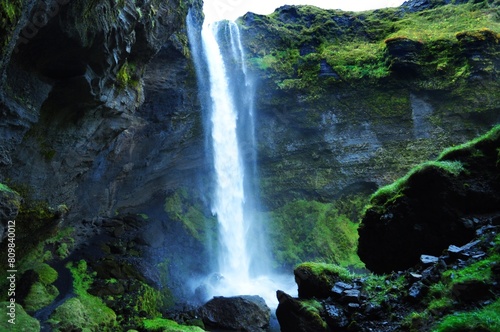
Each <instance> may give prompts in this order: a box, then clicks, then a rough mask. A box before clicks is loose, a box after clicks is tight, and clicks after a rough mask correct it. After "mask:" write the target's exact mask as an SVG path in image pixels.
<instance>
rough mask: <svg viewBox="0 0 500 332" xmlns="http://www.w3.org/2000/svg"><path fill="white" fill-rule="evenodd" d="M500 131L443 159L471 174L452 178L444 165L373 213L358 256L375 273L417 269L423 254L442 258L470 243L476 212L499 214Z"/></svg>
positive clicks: (420, 175)
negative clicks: (449, 250)
mask: <svg viewBox="0 0 500 332" xmlns="http://www.w3.org/2000/svg"><path fill="white" fill-rule="evenodd" d="M499 132H500V130H499V128H495V129H493V130H492V131H491V132H490V133H489V134H488V138H485V139H483V140H481V141H479V142H478V143H476V144H475V145H474V146H472V147H469V148H464V149H459V150H454V151H450V152H449V153H447V154H445V155H444V156H443V157H441V160H442V161H460V162H461V163H462V164H463V165H464V166H465V167H466V170H465V171H463V172H460V173H459V174H458V175H453V174H451V173H449V172H447V171H445V170H444V169H441V168H439V167H426V168H424V169H422V170H421V171H418V172H416V173H414V174H412V175H411V176H410V177H409V178H408V180H407V181H406V184H405V185H404V189H402V190H401V191H400V192H399V193H398V197H390V198H387V200H386V201H383V202H379V203H380V205H377V204H375V205H376V206H374V207H372V208H371V209H369V210H368V211H367V212H366V214H365V216H364V218H363V221H362V225H361V227H360V229H359V235H360V237H359V248H358V254H359V256H360V258H361V259H362V260H363V261H364V262H365V264H366V267H367V268H368V269H370V270H372V271H373V272H375V273H385V272H391V271H397V270H401V269H405V268H408V267H410V266H413V265H415V264H416V263H417V262H418V260H419V257H420V256H421V255H422V254H428V255H435V256H439V255H440V254H441V252H442V251H443V250H445V249H446V248H448V246H449V245H451V244H454V245H465V244H466V243H467V242H469V241H470V240H471V239H472V238H473V237H474V236H475V235H476V228H479V227H480V226H481V222H480V221H478V222H477V223H476V222H472V223H470V222H466V221H467V220H468V219H467V218H465V217H466V215H470V214H471V213H476V214H484V213H490V214H493V215H496V214H497V213H498V207H499V206H500V182H499V181H498V180H499V178H500V172H499V169H498V166H497V158H498V152H497V149H498V147H499V146H500V134H499ZM388 200H391V202H388Z"/></svg>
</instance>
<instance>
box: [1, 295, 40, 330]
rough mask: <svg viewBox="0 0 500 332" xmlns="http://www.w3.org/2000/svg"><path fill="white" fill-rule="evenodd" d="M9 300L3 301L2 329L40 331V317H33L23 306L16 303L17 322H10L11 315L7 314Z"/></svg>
mask: <svg viewBox="0 0 500 332" xmlns="http://www.w3.org/2000/svg"><path fill="white" fill-rule="evenodd" d="M9 305H10V303H9V302H1V303H0V307H1V308H2V310H3V315H2V316H3V317H2V319H0V330H1V331H10V332H37V331H40V322H39V321H38V319H36V318H33V317H31V316H30V315H28V314H27V313H26V311H24V309H23V307H22V306H20V305H19V304H15V313H16V314H15V320H14V321H13V322H14V323H15V324H11V323H9V321H8V320H9V319H11V317H10V316H7V315H6V313H7V309H6V308H7V307H8V306H9Z"/></svg>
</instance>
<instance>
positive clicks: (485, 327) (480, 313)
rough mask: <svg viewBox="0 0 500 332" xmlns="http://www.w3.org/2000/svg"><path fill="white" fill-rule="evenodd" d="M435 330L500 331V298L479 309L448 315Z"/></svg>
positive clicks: (445, 331)
mask: <svg viewBox="0 0 500 332" xmlns="http://www.w3.org/2000/svg"><path fill="white" fill-rule="evenodd" d="M433 331H434V332H452V331H457V332H458V331H491V332H498V331H500V299H497V300H496V301H495V302H493V303H492V304H490V305H487V306H484V307H483V308H479V309H477V310H473V311H470V312H462V313H453V314H450V315H447V316H446V317H444V319H443V320H442V321H441V322H440V323H439V324H438V325H437V327H436V328H435V329H434V330H433Z"/></svg>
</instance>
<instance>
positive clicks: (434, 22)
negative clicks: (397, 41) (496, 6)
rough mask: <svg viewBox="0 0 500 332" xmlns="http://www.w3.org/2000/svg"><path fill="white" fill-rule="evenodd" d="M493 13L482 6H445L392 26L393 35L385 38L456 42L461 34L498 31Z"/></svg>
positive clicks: (408, 16)
mask: <svg viewBox="0 0 500 332" xmlns="http://www.w3.org/2000/svg"><path fill="white" fill-rule="evenodd" d="M491 11H492V9H491V8H489V7H488V6H484V4H479V5H474V4H473V3H472V2H470V3H467V4H464V5H446V6H439V7H436V8H435V9H431V10H426V11H422V12H419V13H415V14H413V15H407V17H406V18H404V19H402V20H400V21H397V22H395V23H394V28H395V32H393V33H392V34H390V35H389V36H387V37H388V38H391V37H395V36H405V37H407V38H410V39H413V40H421V41H424V42H428V41H432V40H446V39H447V40H453V41H455V40H456V34H457V32H460V31H470V30H480V29H482V28H484V27H488V28H490V29H493V30H500V22H498V20H496V19H495V18H494V17H492V16H491Z"/></svg>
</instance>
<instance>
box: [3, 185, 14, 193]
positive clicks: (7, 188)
mask: <svg viewBox="0 0 500 332" xmlns="http://www.w3.org/2000/svg"><path fill="white" fill-rule="evenodd" d="M0 191H5V192H8V193H16V192H15V191H14V190H12V189H10V188H9V187H8V186H7V185H5V184H3V183H0Z"/></svg>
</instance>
